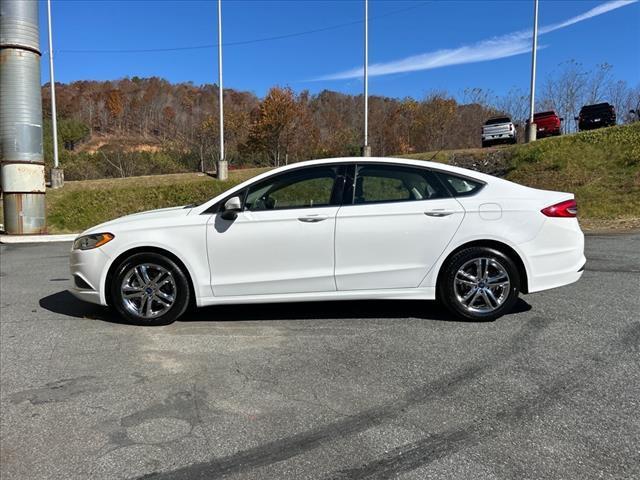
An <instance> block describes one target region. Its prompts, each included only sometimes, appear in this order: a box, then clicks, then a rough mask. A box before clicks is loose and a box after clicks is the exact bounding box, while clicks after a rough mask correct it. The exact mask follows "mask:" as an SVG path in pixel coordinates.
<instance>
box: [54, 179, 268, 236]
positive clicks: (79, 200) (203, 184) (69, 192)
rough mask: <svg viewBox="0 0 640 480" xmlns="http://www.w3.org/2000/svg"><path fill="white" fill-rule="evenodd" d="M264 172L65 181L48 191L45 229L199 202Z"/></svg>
mask: <svg viewBox="0 0 640 480" xmlns="http://www.w3.org/2000/svg"><path fill="white" fill-rule="evenodd" d="M264 171H265V169H260V168H252V169H244V170H232V171H230V172H229V180H227V181H224V182H221V181H218V180H216V179H214V178H211V177H209V176H206V175H199V174H195V173H185V174H172V175H154V176H146V177H129V178H122V179H103V180H84V181H76V182H65V185H64V187H63V188H61V189H58V190H51V189H48V190H47V229H48V231H49V233H72V232H80V231H82V230H85V229H87V228H89V227H91V226H93V225H97V224H98V223H102V222H105V221H107V220H111V219H113V218H117V217H120V216H122V215H128V214H130V213H136V212H142V211H145V210H152V209H155V208H164V207H171V206H179V205H185V204H188V203H194V202H202V201H205V200H208V199H210V198H213V197H215V196H216V195H218V194H219V193H221V192H224V191H225V190H228V189H229V188H231V187H233V186H234V185H237V184H238V183H241V182H243V181H244V180H247V179H248V178H251V177H253V176H255V175H258V174H259V173H262V172H264Z"/></svg>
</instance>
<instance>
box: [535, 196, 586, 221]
mask: <svg viewBox="0 0 640 480" xmlns="http://www.w3.org/2000/svg"><path fill="white" fill-rule="evenodd" d="M540 211H541V212H542V213H544V214H545V215H546V216H547V217H575V216H577V215H578V204H577V203H576V201H575V200H565V201H564V202H560V203H556V204H555V205H550V206H548V207H547V208H543V209H542V210H540Z"/></svg>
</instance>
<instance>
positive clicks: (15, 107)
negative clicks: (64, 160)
mask: <svg viewBox="0 0 640 480" xmlns="http://www.w3.org/2000/svg"><path fill="white" fill-rule="evenodd" d="M39 5H40V4H39V3H38V2H30V1H27V0H2V6H0V32H1V34H0V66H1V68H0V152H2V154H1V155H0V184H1V188H2V203H3V206H4V228H5V230H6V232H7V233H9V234H39V233H45V232H46V223H45V219H46V216H45V193H46V188H45V182H44V156H43V154H42V96H41V89H40V26H39V22H38V18H39V17H38V8H39Z"/></svg>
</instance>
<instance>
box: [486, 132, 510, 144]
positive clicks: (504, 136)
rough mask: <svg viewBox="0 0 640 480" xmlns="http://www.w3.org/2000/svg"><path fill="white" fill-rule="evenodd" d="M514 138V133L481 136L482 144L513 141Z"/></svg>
mask: <svg viewBox="0 0 640 480" xmlns="http://www.w3.org/2000/svg"><path fill="white" fill-rule="evenodd" d="M514 138H516V133H515V132H506V133H492V134H486V133H483V134H482V141H483V142H492V141H495V140H513V139H514Z"/></svg>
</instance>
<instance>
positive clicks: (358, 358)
mask: <svg viewBox="0 0 640 480" xmlns="http://www.w3.org/2000/svg"><path fill="white" fill-rule="evenodd" d="M69 248H70V245H69V244H67V243H64V244H37V245H36V244H27V245H2V246H0V257H1V268H0V282H1V287H0V295H1V298H0V302H1V303H0V373H1V375H0V408H1V418H0V476H1V478H2V479H3V480H9V479H52V478H53V479H88V478H91V479H120V478H157V479H214V478H223V477H224V478H229V479H278V480H280V479H306V478H308V479H348V478H356V479H364V478H366V479H369V478H372V479H373V478H375V479H387V478H400V479H470V480H471V479H473V480H477V479H558V478H563V479H580V480H584V479H591V478H605V479H609V478H611V479H612V478H616V479H623V478H624V479H630V478H640V234H628V235H609V236H590V237H587V243H586V250H587V257H588V263H587V267H586V272H585V274H584V276H583V277H582V280H581V281H580V282H578V283H576V284H573V285H570V286H568V287H564V288H560V289H556V290H552V291H548V292H543V293H538V294H532V295H526V296H523V299H522V301H520V302H519V303H518V305H517V308H516V311H515V313H513V314H510V315H507V316H505V317H503V318H501V319H499V320H497V321H494V322H488V323H471V322H459V321H455V320H453V319H452V318H451V317H450V316H449V314H447V313H446V312H445V311H444V310H442V309H441V308H440V307H439V306H438V305H437V304H435V303H434V302H413V301H412V302H406V301H394V302H381V301H375V302H360V301H358V302H335V303H330V302H327V303H307V304H304V303H301V304H280V305H251V306H225V307H210V308H206V309H202V310H199V311H197V312H195V313H191V314H188V315H187V316H186V318H185V319H184V320H183V321H179V322H177V323H175V324H173V325H170V326H166V327H158V328H143V327H136V326H129V325H126V324H122V323H119V322H118V319H117V317H116V316H115V315H114V314H113V313H111V312H110V311H108V310H106V309H103V308H100V307H97V306H92V305H89V304H84V303H82V302H80V301H78V300H75V299H74V298H73V297H72V296H71V295H70V294H69V293H68V292H67V291H66V289H67V288H68V287H69V285H70V278H69V272H68V266H67V265H68V261H67V257H68V251H69Z"/></svg>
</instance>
